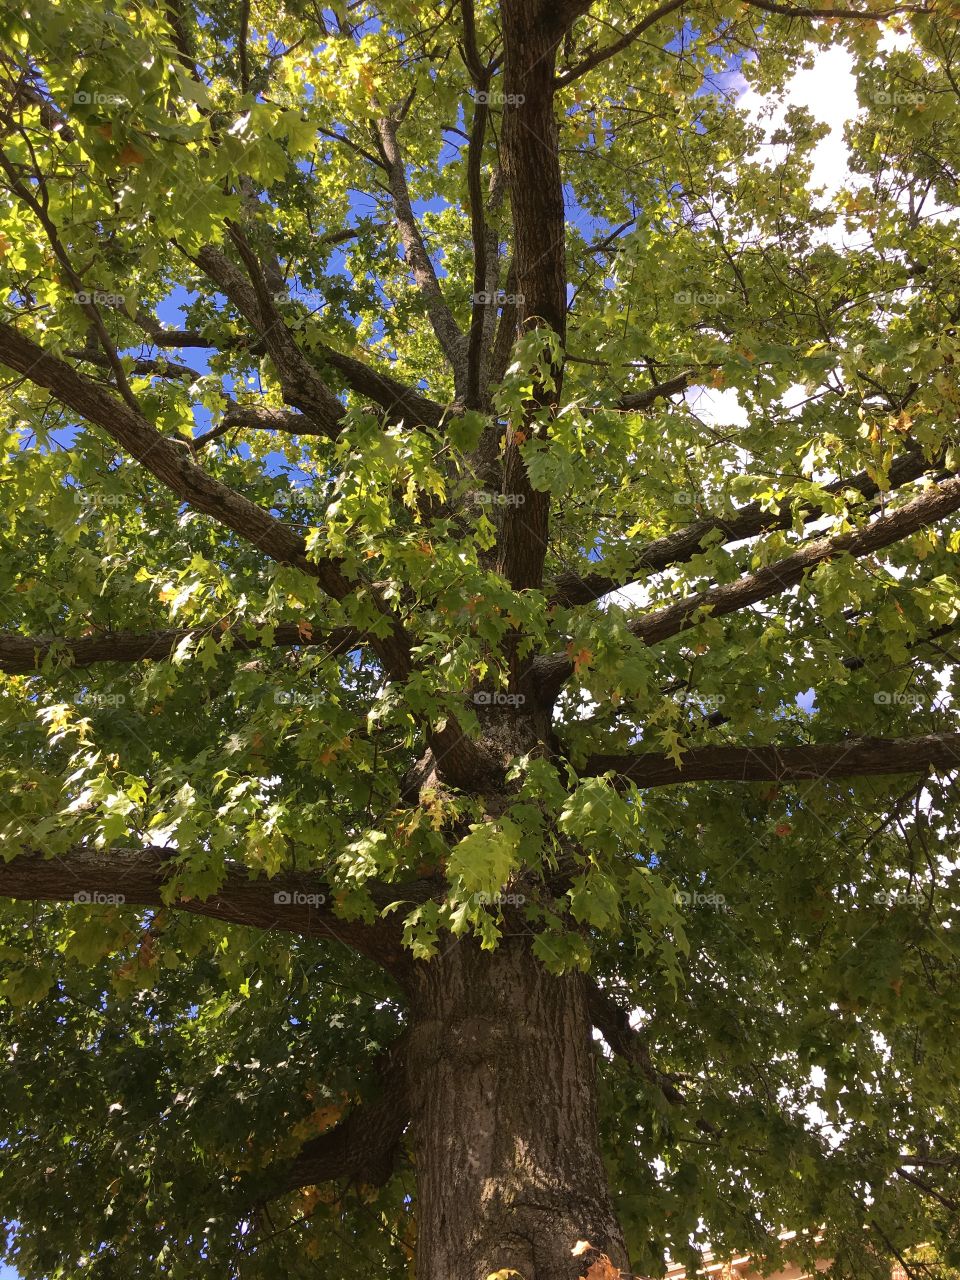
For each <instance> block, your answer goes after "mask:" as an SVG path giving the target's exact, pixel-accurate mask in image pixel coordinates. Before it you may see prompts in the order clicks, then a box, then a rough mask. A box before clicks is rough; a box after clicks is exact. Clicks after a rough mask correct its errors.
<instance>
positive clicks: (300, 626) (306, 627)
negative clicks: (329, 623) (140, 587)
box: [297, 618, 313, 640]
mask: <svg viewBox="0 0 960 1280" xmlns="http://www.w3.org/2000/svg"><path fill="white" fill-rule="evenodd" d="M297 630H298V631H299V632H300V638H301V639H302V640H312V639H313V623H312V622H308V621H307V620H306V618H301V619H300V621H299V622H298V623H297Z"/></svg>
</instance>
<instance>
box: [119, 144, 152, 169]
mask: <svg viewBox="0 0 960 1280" xmlns="http://www.w3.org/2000/svg"><path fill="white" fill-rule="evenodd" d="M146 158H147V157H146V154H145V153H144V152H143V151H139V150H138V149H137V148H136V147H135V146H134V145H133V143H132V142H128V143H126V145H125V146H123V147H121V148H120V154H119V155H118V156H117V163H118V164H143V162H144V160H146Z"/></svg>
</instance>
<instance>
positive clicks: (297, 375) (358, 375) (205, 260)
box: [196, 245, 444, 429]
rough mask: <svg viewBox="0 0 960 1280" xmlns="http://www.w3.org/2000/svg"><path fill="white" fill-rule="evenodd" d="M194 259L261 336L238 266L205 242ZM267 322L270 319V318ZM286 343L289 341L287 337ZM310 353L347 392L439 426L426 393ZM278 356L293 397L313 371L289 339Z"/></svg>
mask: <svg viewBox="0 0 960 1280" xmlns="http://www.w3.org/2000/svg"><path fill="white" fill-rule="evenodd" d="M196 262H197V265H198V266H199V267H200V268H201V270H202V271H203V272H204V273H205V274H206V275H207V276H208V277H209V278H210V279H211V280H212V281H213V283H214V284H215V285H216V286H217V288H218V289H219V290H220V291H221V292H222V293H223V294H225V295H226V297H227V298H228V299H229V300H230V302H231V303H232V304H233V306H234V307H236V309H237V310H238V311H239V312H240V314H241V315H242V316H243V317H244V319H245V320H247V321H249V323H250V324H251V325H252V326H253V328H254V329H255V330H256V331H257V333H258V334H261V335H265V332H266V330H267V329H268V328H269V327H270V324H269V323H268V322H267V321H265V320H264V317H263V316H262V315H261V310H260V305H259V303H258V300H257V296H256V293H255V292H254V289H253V286H252V285H251V283H250V282H249V281H248V280H247V279H245V278H244V276H243V274H242V273H241V272H240V270H239V269H238V268H237V267H235V266H234V265H233V263H232V262H231V261H230V259H229V258H227V256H226V255H225V254H224V253H223V251H222V250H220V249H218V248H216V247H215V246H213V245H205V246H204V247H203V248H202V249H201V250H200V251H199V253H198V254H197V257H196ZM273 323H276V321H274V322H273ZM290 341H291V343H292V341H293V340H292V338H291V340H290ZM315 351H316V353H317V355H318V356H319V358H320V359H321V360H322V361H323V362H324V363H325V364H327V365H329V366H330V367H331V368H332V369H335V370H336V371H337V373H339V374H340V375H341V377H343V379H344V381H345V382H347V384H348V385H349V386H350V387H352V388H353V390H355V391H357V392H359V394H360V395H364V396H367V397H369V399H371V400H372V401H373V402H374V403H375V404H379V405H380V406H381V408H383V409H385V410H386V411H387V413H388V414H389V415H390V416H391V417H393V418H397V417H402V418H403V419H404V420H405V421H406V422H407V423H410V424H416V423H420V422H423V423H426V424H427V425H428V426H439V424H440V422H441V420H442V418H443V414H444V409H443V406H442V405H438V404H436V403H435V402H434V401H433V400H430V399H428V398H427V397H426V396H421V395H420V394H419V393H418V392H416V391H413V390H411V389H410V388H409V387H407V386H405V385H404V384H403V383H402V382H399V381H398V380H397V379H396V378H391V377H390V376H389V374H384V373H379V372H378V371H377V370H375V369H372V368H370V367H369V366H368V365H366V364H364V363H363V362H362V361H361V360H357V359H355V358H354V357H353V356H346V355H342V354H341V353H340V352H338V351H335V350H334V349H333V348H332V347H328V346H325V345H323V344H317V345H316V346H315ZM280 358H281V359H289V360H290V361H291V366H290V372H289V377H288V379H287V385H286V386H284V382H283V379H284V373H283V369H282V368H278V371H279V373H280V377H281V387H282V389H283V390H284V394H285V397H286V393H287V391H288V390H289V391H290V393H291V396H295V395H296V384H297V382H298V381H299V380H301V379H303V378H305V377H313V378H317V379H319V375H318V374H317V372H316V370H314V369H313V367H312V366H311V365H310V364H309V362H308V361H307V358H306V357H305V356H304V355H303V354H302V353H301V352H300V350H299V348H297V347H296V344H295V343H294V344H293V349H292V350H291V349H290V346H289V344H287V343H284V344H283V351H282V352H281V353H280ZM293 402H294V401H293V399H290V398H288V403H293ZM332 412H333V410H332V407H331V413H332ZM336 412H337V414H338V418H337V422H338V423H339V420H340V418H342V416H343V413H344V408H343V405H341V404H340V402H339V401H337V410H336ZM338 429H339V427H338Z"/></svg>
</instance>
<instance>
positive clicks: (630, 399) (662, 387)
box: [613, 369, 696, 411]
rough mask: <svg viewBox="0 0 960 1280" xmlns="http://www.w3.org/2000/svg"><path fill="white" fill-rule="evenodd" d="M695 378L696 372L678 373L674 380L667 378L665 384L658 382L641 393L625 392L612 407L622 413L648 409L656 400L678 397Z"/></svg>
mask: <svg viewBox="0 0 960 1280" xmlns="http://www.w3.org/2000/svg"><path fill="white" fill-rule="evenodd" d="M695 377H696V370H695V369H687V370H685V371H684V372H683V373H678V374H677V376H676V377H675V378H669V379H668V380H667V381H666V382H658V383H657V385H656V386H655V387H647V388H645V389H644V390H643V391H629V392H627V393H626V395H622V396H621V397H620V399H619V400H618V401H617V402H616V404H615V405H614V406H613V407H614V408H615V409H623V410H624V411H628V410H632V409H649V408H650V406H651V405H653V404H656V402H657V401H658V400H667V399H669V397H670V396H675V395H679V394H680V392H681V391H686V389H687V387H689V386H690V384H691V382H692V381H693V379H694V378H695Z"/></svg>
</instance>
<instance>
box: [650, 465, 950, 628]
mask: <svg viewBox="0 0 960 1280" xmlns="http://www.w3.org/2000/svg"><path fill="white" fill-rule="evenodd" d="M957 510H960V476H958V477H953V478H951V479H949V480H944V481H943V482H942V483H941V484H937V485H933V486H931V488H929V489H927V490H926V491H925V492H924V493H922V494H920V496H919V497H917V498H914V499H913V500H912V501H911V502H907V503H904V505H903V506H902V507H898V508H897V510H896V511H893V512H891V513H890V515H886V516H878V517H877V519H876V520H873V521H872V522H871V523H870V524H868V525H866V526H864V528H862V529H858V530H857V531H856V532H854V533H842V534H838V535H837V536H836V537H833V538H818V539H817V540H816V541H815V542H809V543H807V544H806V545H805V546H803V547H800V548H799V550H797V551H795V552H794V553H793V554H792V555H789V556H785V557H784V558H783V559H782V560H777V561H775V562H774V563H773V564H769V565H765V566H764V567H763V568H762V569H757V570H756V572H754V573H748V574H745V575H744V576H743V577H742V578H738V579H737V580H736V581H735V582H727V583H724V584H723V585H722V586H719V587H712V588H710V589H709V590H706V591H697V592H695V593H694V594H693V595H690V596H687V597H686V599H684V600H678V601H677V603H676V604H673V605H667V606H666V608H663V609H656V610H654V611H652V612H651V613H647V614H644V615H643V616H642V617H640V618H637V619H636V620H635V621H634V622H631V623H630V624H629V628H630V630H631V631H632V632H633V634H634V635H635V636H637V638H638V639H640V640H643V641H644V643H645V644H657V643H658V642H660V641H662V640H666V639H668V638H669V637H670V636H673V635H676V634H677V633H678V632H680V631H682V630H683V629H684V627H685V626H686V625H687V624H688V623H690V622H692V621H693V620H699V619H701V618H706V617H711V618H719V617H723V616H724V615H725V614H728V613H735V612H737V611H739V610H740V609H745V608H747V606H749V605H751V604H757V603H758V602H759V601H761V600H766V599H767V598H768V597H769V596H774V595H781V594H782V593H783V592H784V591H787V590H789V588H790V587H794V586H796V585H797V584H798V583H799V582H801V581H802V580H803V578H804V577H805V575H806V574H807V573H809V572H810V570H811V569H815V568H816V567H817V566H818V565H821V564H825V563H826V562H827V561H828V560H834V559H836V558H837V557H838V556H842V555H849V556H854V557H861V556H866V555H870V554H871V553H872V552H874V551H880V550H882V549H883V548H884V547H889V546H892V545H893V544H894V543H896V542H901V541H902V540H903V539H904V538H906V537H909V535H910V534H911V533H916V532H917V531H918V530H919V529H925V528H927V526H929V525H931V524H935V523H936V522H937V521H938V520H942V519H943V518H944V517H945V516H948V515H951V514H952V513H953V512H955V511H957Z"/></svg>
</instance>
